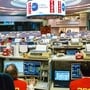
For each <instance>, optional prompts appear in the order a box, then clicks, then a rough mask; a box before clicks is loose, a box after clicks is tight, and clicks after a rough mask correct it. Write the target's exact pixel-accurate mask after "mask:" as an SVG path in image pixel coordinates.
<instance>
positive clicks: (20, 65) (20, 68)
mask: <svg viewBox="0 0 90 90" xmlns="http://www.w3.org/2000/svg"><path fill="white" fill-rule="evenodd" d="M9 64H15V65H16V67H17V69H18V75H19V76H23V75H24V73H23V61H18V60H16V61H15V60H14V61H10V60H5V61H4V69H5V68H6V66H7V65H9Z"/></svg>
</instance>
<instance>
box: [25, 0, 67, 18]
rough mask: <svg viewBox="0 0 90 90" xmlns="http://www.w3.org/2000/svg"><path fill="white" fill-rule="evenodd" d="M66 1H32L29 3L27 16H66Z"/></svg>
mask: <svg viewBox="0 0 90 90" xmlns="http://www.w3.org/2000/svg"><path fill="white" fill-rule="evenodd" d="M65 11H66V7H65V0H30V1H28V2H27V16H37V15H40V16H43V15H65Z"/></svg>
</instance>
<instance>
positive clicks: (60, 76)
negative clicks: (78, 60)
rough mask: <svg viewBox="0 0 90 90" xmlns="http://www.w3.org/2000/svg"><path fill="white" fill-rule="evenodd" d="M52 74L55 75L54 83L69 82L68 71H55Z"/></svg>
mask: <svg viewBox="0 0 90 90" xmlns="http://www.w3.org/2000/svg"><path fill="white" fill-rule="evenodd" d="M54 73H55V74H54V75H55V76H54V80H55V81H69V80H70V71H61V70H55V72H54Z"/></svg>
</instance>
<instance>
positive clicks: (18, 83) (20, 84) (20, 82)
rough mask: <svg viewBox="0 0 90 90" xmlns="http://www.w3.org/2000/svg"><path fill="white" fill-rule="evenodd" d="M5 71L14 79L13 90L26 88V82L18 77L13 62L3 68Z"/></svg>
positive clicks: (24, 89) (25, 89)
mask: <svg viewBox="0 0 90 90" xmlns="http://www.w3.org/2000/svg"><path fill="white" fill-rule="evenodd" d="M5 73H8V74H10V75H11V76H12V78H13V80H14V85H15V90H27V83H26V81H24V80H20V79H18V70H17V67H16V66H15V65H14V64H9V65H8V66H7V67H6V68H5Z"/></svg>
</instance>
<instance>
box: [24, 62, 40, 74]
mask: <svg viewBox="0 0 90 90" xmlns="http://www.w3.org/2000/svg"><path fill="white" fill-rule="evenodd" d="M40 66H41V62H39V61H25V62H24V75H34V76H40Z"/></svg>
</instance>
